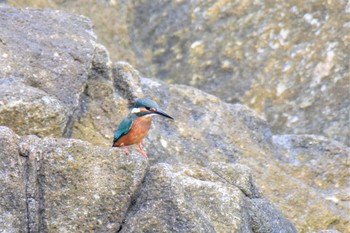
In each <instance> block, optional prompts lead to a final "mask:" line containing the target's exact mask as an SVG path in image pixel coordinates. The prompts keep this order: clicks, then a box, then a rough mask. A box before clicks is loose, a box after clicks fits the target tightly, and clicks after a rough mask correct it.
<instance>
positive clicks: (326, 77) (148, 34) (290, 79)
mask: <svg viewBox="0 0 350 233" xmlns="http://www.w3.org/2000/svg"><path fill="white" fill-rule="evenodd" d="M6 2H8V3H9V4H13V5H16V6H28V5H34V6H40V7H52V8H59V9H65V10H68V11H72V12H79V13H80V14H84V15H88V16H89V17H91V18H92V19H93V21H94V23H95V24H96V30H97V34H98V35H99V37H100V38H102V39H101V40H102V41H103V43H104V44H105V45H106V46H107V47H108V48H109V50H110V51H111V56H112V58H113V60H126V61H129V62H131V63H132V64H136V67H137V68H138V69H139V70H140V71H141V72H142V73H144V74H146V75H147V76H149V77H157V78H160V79H163V80H166V81H167V82H171V83H181V84H188V85H192V86H195V87H197V88H200V89H202V90H204V91H206V92H209V93H211V94H214V95H216V96H218V97H220V98H221V99H222V100H223V101H225V102H231V103H235V102H241V103H244V104H245V105H248V106H249V107H251V108H253V109H254V110H255V111H257V112H258V113H259V114H261V115H262V116H263V117H264V118H266V119H267V120H268V122H269V124H271V126H272V127H271V128H272V131H273V132H274V133H278V134H282V133H289V134H320V135H324V136H327V137H329V138H332V139H336V140H338V141H340V142H343V143H345V144H347V145H350V129H349V127H347V126H348V125H349V123H350V122H349V117H348V113H349V111H350V107H349V106H350V96H349V92H348V90H349V88H350V79H349V75H348V73H349V72H348V60H349V55H348V53H347V47H346V41H348V40H349V36H348V32H347V28H348V27H349V24H348V20H347V18H346V15H347V13H346V12H347V11H348V8H349V7H348V4H347V3H346V2H345V1H343V2H341V3H338V4H332V3H329V2H322V3H321V2H309V3H307V4H300V3H299V2H298V1H289V2H279V1H274V2H273V3H272V4H271V2H268V1H260V2H258V3H256V2H254V1H245V2H241V3H236V2H231V1H225V0H223V1H215V2H207V1H195V2H188V1H177V2H176V3H173V2H170V1H168V2H163V1H152V2H149V1H144V0H138V1H133V3H132V4H129V3H125V1H121V0H120V1H118V0H113V1H110V2H108V3H106V2H103V1H101V2H100V1H97V2H96V1H84V2H83V3H82V2H81V1H74V2H70V1H64V2H62V1H48V0H40V1H35V0H34V1H31V3H28V1H13V0H7V1H6ZM159 6H161V8H162V10H161V11H159V10H158V9H159ZM101 12H106V13H105V14H103V13H102V14H101ZM110 15H118V17H112V18H111V17H109V16H110ZM174 19H176V20H174ZM106 21H108V22H107V23H106ZM144 22H147V24H145V23H144ZM140 25H142V27H140ZM334 32H337V33H334ZM120 45H122V46H120Z"/></svg>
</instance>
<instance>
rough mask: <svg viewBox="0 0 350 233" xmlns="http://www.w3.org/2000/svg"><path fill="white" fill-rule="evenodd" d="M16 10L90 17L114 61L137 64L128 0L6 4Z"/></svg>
mask: <svg viewBox="0 0 350 233" xmlns="http://www.w3.org/2000/svg"><path fill="white" fill-rule="evenodd" d="M5 2H6V3H8V4H10V5H13V6H17V7H28V6H30V7H41V8H45V7H49V8H54V9H60V10H64V11H67V12H72V13H75V14H80V15H85V16H87V17H89V18H90V19H91V20H92V21H93V22H94V25H95V31H96V34H97V35H98V42H99V43H101V44H103V45H105V46H106V47H107V48H108V51H109V52H110V54H111V59H112V60H113V61H118V60H120V61H127V62H130V63H132V64H134V63H135V59H136V58H135V54H134V52H133V50H132V49H131V47H132V41H131V40H130V38H129V35H128V34H129V28H128V25H127V23H126V22H127V19H128V14H129V13H130V10H129V9H130V8H131V7H132V2H131V1H125V0H110V1H106V0H76V1H62V0H5Z"/></svg>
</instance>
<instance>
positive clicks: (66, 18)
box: [0, 5, 96, 136]
mask: <svg viewBox="0 0 350 233" xmlns="http://www.w3.org/2000/svg"><path fill="white" fill-rule="evenodd" d="M0 28H2V30H0V38H1V41H0V64H1V67H2V68H1V69H0V76H1V78H2V79H13V80H16V81H18V82H22V83H23V84H24V85H27V86H30V87H33V88H36V89H39V90H42V91H44V92H45V93H47V94H48V95H49V96H50V97H51V99H49V100H48V102H49V101H54V100H52V99H53V98H55V99H57V100H59V101H60V104H61V105H62V107H64V109H65V110H64V111H65V112H66V113H67V114H66V116H65V118H66V119H65V121H69V120H70V118H71V117H72V116H73V114H74V112H75V111H76V109H77V108H78V106H79V105H80V100H79V97H80V95H81V93H82V92H83V91H84V87H85V85H86V82H87V79H88V71H89V69H90V67H91V62H92V58H93V55H94V49H95V46H96V42H95V41H96V36H95V34H94V33H93V31H92V24H91V22H90V21H89V20H88V19H87V18H85V17H83V16H81V17H77V16H73V15H71V14H67V13H64V12H59V11H52V10H48V9H46V10H45V9H44V10H40V9H31V10H19V9H15V8H12V7H8V6H6V5H0ZM19 61H20V64H19ZM68 83H69V85H68ZM2 85H11V84H8V83H6V82H5V83H4V82H2ZM3 88H4V87H3ZM5 88H6V87H5ZM33 88H28V89H30V90H31V92H33ZM14 91H16V90H14ZM14 95H18V96H20V98H22V102H30V101H33V98H35V95H34V96H32V95H33V94H28V95H20V93H16V94H14ZM39 95H42V93H41V94H39ZM36 96H38V93H37V94H36ZM27 98H28V99H27ZM36 98H37V97H36ZM47 104H49V103H47ZM56 105H58V106H56V109H58V108H59V104H56ZM42 107H44V105H43V104H42ZM5 108H7V107H6V106H5ZM52 108H54V107H52ZM31 111H35V109H32V110H31ZM47 111H50V110H47ZM51 111H55V110H54V109H51ZM56 111H57V110H56ZM47 117H50V115H49V114H48V116H47ZM58 118H62V116H61V117H58ZM67 119H68V120H67ZM1 123H2V124H4V123H3V122H1ZM61 124H65V122H64V121H63V122H62V123H60V124H59V126H56V127H61V126H62V125H61ZM14 130H15V131H16V133H18V134H22V131H21V130H17V129H14ZM53 131H57V129H53ZM23 133H28V131H24V132H23ZM30 133H36V132H35V131H33V132H30ZM53 135H56V136H57V133H53Z"/></svg>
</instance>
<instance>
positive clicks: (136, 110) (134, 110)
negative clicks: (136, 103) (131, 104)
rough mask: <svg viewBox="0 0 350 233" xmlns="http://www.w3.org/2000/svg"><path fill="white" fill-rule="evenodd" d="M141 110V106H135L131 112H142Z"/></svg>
mask: <svg viewBox="0 0 350 233" xmlns="http://www.w3.org/2000/svg"><path fill="white" fill-rule="evenodd" d="M140 111H141V110H140V108H133V109H132V110H131V113H138V112H140Z"/></svg>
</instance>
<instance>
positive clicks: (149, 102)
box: [133, 98, 158, 109]
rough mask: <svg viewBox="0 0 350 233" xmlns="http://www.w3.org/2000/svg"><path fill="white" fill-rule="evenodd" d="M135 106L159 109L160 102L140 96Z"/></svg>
mask: <svg viewBox="0 0 350 233" xmlns="http://www.w3.org/2000/svg"><path fill="white" fill-rule="evenodd" d="M133 107H134V108H141V107H148V108H155V109H158V104H157V103H156V102H154V101H153V100H150V99H146V98H140V99H137V100H136V101H135V103H134V106H133Z"/></svg>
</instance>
